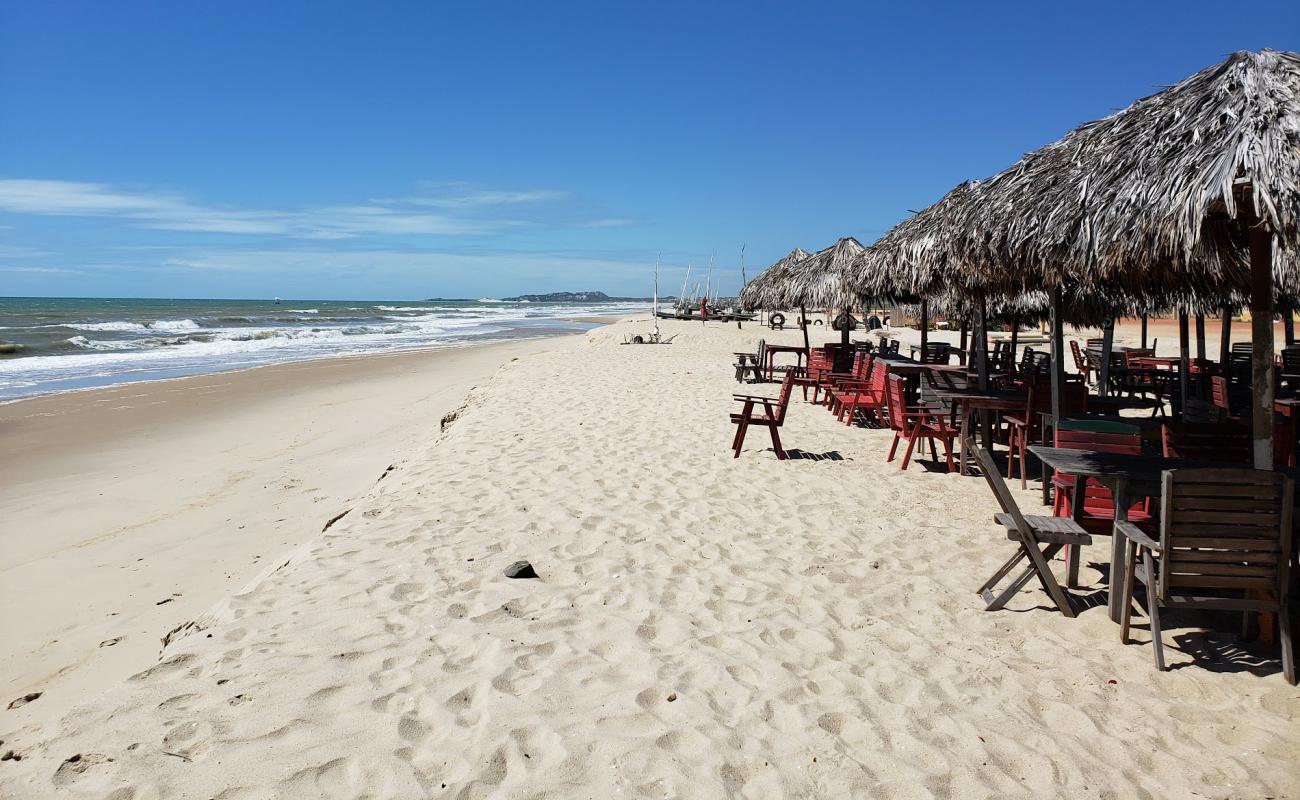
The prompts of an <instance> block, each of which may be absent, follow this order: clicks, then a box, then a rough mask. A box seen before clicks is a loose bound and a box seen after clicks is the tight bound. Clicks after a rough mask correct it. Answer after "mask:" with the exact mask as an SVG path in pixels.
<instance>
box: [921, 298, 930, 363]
mask: <svg viewBox="0 0 1300 800" xmlns="http://www.w3.org/2000/svg"><path fill="white" fill-rule="evenodd" d="M929 341H930V298H928V297H922V298H921V358H922V359H924V358H925V346H926V344H927V343H929Z"/></svg>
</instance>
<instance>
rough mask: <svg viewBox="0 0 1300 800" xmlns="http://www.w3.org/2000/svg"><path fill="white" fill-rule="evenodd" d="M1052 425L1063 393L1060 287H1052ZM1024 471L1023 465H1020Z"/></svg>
mask: <svg viewBox="0 0 1300 800" xmlns="http://www.w3.org/2000/svg"><path fill="white" fill-rule="evenodd" d="M1051 325H1052V333H1051V348H1052V425H1053V426H1055V425H1056V423H1057V422H1059V421H1060V420H1061V396H1062V394H1064V392H1065V324H1064V323H1063V322H1062V320H1061V287H1060V286H1054V287H1052V312H1051ZM1020 468H1021V470H1024V465H1023V464H1021V465H1020Z"/></svg>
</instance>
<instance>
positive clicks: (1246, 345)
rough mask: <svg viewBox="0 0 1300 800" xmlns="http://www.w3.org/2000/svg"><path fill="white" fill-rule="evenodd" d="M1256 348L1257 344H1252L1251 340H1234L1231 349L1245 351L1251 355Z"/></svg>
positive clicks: (1237, 351) (1238, 351)
mask: <svg viewBox="0 0 1300 800" xmlns="http://www.w3.org/2000/svg"><path fill="white" fill-rule="evenodd" d="M1254 349H1255V345H1254V344H1252V343H1251V342H1233V343H1232V351H1231V352H1233V353H1245V354H1247V355H1250V353H1251V352H1252V351H1253V350H1254Z"/></svg>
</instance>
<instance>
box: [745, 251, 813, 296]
mask: <svg viewBox="0 0 1300 800" xmlns="http://www.w3.org/2000/svg"><path fill="white" fill-rule="evenodd" d="M809 255H810V254H809V252H808V251H807V250H805V249H803V248H802V247H796V248H795V249H793V250H791V251H790V252H789V253H787V254H786V255H785V257H784V258H782V259H781V260H779V261H777V262H776V263H774V264H772V266H770V267H768V268H767V269H765V270H763V271H762V272H760V273H758V275H756V276H754V279H753V280H752V281H750V282H749V283H747V284H745V286H744V288H742V289H741V290H740V297H739V298H738V300H739V302H740V305H741V307H742V308H764V307H765V306H764V304H763V303H762V301H761V298H763V297H765V296H767V294H768V293H769V292H772V291H774V289H773V287H774V286H775V285H776V284H778V283H781V282H784V281H787V280H789V276H790V268H791V267H793V266H794V265H795V264H798V263H799V262H800V261H803V260H804V259H805V258H807V257H808V256H809ZM768 307H770V306H768Z"/></svg>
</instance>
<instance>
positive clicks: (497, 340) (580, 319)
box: [0, 315, 623, 408]
mask: <svg viewBox="0 0 1300 800" xmlns="http://www.w3.org/2000/svg"><path fill="white" fill-rule="evenodd" d="M555 319H556V321H557V322H571V323H579V324H584V325H594V326H601V325H608V324H611V323H614V322H617V321H618V320H620V319H623V317H622V316H619V315H589V316H576V317H556V318H555ZM514 330H515V331H517V332H520V333H522V332H524V331H537V332H536V333H529V335H518V336H505V337H499V336H497V335H495V334H485V335H483V337H482V338H477V339H462V340H458V341H453V342H446V343H441V344H421V345H412V346H410V347H404V348H395V349H387V350H359V351H356V352H351V353H329V354H322V355H317V356H308V357H304V358H293V359H287V360H284V361H271V362H267V363H264V364H248V365H244V366H237V367H231V368H229V369H214V370H204V371H199V372H190V373H185V374H178V375H165V376H162V377H156V378H135V379H128V380H122V381H119V382H116V383H104V384H93V385H89V386H75V387H71V388H67V389H54V390H50V391H44V392H40V393H37V394H24V395H18V396H16V397H0V408H3V407H4V406H7V405H11V404H13V403H21V402H23V401H25V400H35V399H38V398H42V397H54V396H59V395H67V394H72V393H76V392H93V391H99V390H102V389H115V388H118V387H122V386H131V385H136V384H150V383H160V382H164V381H175V380H184V379H186V378H201V377H204V376H208V375H229V374H232V373H237V372H247V371H249V370H257V369H266V368H268V367H279V366H284V365H288V364H304V363H310V362H316V361H332V360H334V359H344V358H365V357H369V356H385V355H404V354H408V353H423V352H438V351H442V350H454V349H459V348H464V347H480V346H483V345H492V344H506V343H510V342H521V341H533V340H537V339H551V338H555V337H562V336H581V335H582V334H584V333H586V332H587V330H572V329H569V328H535V329H529V328H516V329H514ZM588 330H590V329H588ZM122 374H123V375H126V374H129V373H122Z"/></svg>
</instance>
